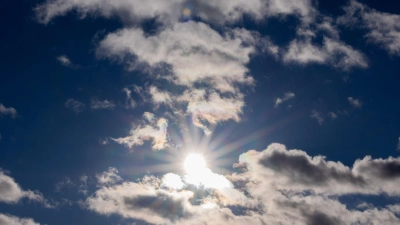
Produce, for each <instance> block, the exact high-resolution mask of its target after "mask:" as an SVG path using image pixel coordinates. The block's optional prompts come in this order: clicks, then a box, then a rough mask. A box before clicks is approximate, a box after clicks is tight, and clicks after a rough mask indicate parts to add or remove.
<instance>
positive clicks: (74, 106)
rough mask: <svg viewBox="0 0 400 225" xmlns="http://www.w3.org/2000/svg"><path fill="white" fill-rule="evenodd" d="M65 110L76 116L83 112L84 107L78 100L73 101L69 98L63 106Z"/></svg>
mask: <svg viewBox="0 0 400 225" xmlns="http://www.w3.org/2000/svg"><path fill="white" fill-rule="evenodd" d="M64 106H65V108H67V109H70V110H72V111H73V112H75V113H76V114H78V113H81V112H83V111H84V110H85V108H86V105H85V104H84V103H82V102H80V101H78V100H75V99H73V98H69V99H68V100H67V101H66V102H65V104H64Z"/></svg>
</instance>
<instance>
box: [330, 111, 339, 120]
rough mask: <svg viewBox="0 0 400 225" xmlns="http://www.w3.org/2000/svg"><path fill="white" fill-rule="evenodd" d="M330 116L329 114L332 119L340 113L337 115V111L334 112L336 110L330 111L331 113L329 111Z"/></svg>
mask: <svg viewBox="0 0 400 225" xmlns="http://www.w3.org/2000/svg"><path fill="white" fill-rule="evenodd" d="M328 116H329V117H330V118H331V119H336V118H337V117H338V115H337V114H336V113H334V112H329V113H328Z"/></svg>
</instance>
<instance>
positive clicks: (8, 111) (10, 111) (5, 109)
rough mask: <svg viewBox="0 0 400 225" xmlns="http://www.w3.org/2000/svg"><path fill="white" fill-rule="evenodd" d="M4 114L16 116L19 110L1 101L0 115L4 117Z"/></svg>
mask: <svg viewBox="0 0 400 225" xmlns="http://www.w3.org/2000/svg"><path fill="white" fill-rule="evenodd" d="M3 115H5V116H11V117H13V118H14V117H16V116H17V110H15V109H14V108H13V107H6V106H4V105H3V104H1V103H0V117H2V116H3Z"/></svg>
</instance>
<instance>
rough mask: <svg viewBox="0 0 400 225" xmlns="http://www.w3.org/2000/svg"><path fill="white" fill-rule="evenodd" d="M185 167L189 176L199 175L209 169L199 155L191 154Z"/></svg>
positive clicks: (186, 160)
mask: <svg viewBox="0 0 400 225" xmlns="http://www.w3.org/2000/svg"><path fill="white" fill-rule="evenodd" d="M184 167H185V170H186V173H188V174H194V173H198V172H200V171H202V170H204V169H205V168H207V167H206V161H205V160H204V158H203V156H201V155H199V154H190V155H189V156H188V157H186V159H185V164H184Z"/></svg>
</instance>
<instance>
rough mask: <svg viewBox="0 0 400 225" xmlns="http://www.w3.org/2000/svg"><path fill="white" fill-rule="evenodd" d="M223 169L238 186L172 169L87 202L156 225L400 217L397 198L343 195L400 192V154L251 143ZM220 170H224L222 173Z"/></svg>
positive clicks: (102, 190)
mask: <svg viewBox="0 0 400 225" xmlns="http://www.w3.org/2000/svg"><path fill="white" fill-rule="evenodd" d="M234 167H235V168H236V169H237V171H238V172H234V173H232V174H228V175H225V176H223V177H224V179H228V180H229V181H230V182H232V184H233V185H232V186H227V187H224V188H222V187H212V188H206V187H204V186H199V187H198V188H195V189H191V188H190V184H191V183H190V182H187V180H186V179H181V178H180V176H179V175H176V174H172V173H168V174H166V175H164V176H163V178H162V179H158V178H156V177H148V176H145V177H144V178H143V179H141V180H139V181H138V182H130V181H123V182H122V183H120V184H113V185H111V186H107V187H106V186H99V187H98V190H97V191H95V193H94V194H93V195H91V196H90V197H88V198H87V199H86V201H85V206H86V207H87V208H88V209H89V210H92V211H94V212H97V213H99V214H102V215H112V214H117V215H120V216H122V217H124V218H130V219H139V220H143V221H145V222H148V223H152V224H205V225H214V224H246V223H247V224H260V225H262V224H267V223H268V224H292V223H293V221H296V222H297V223H298V224H307V225H309V224H335V225H337V224H343V225H344V224H372V225H379V224H391V225H392V224H393V225H394V224H398V223H399V222H400V219H399V218H398V217H396V215H398V214H399V212H400V210H399V209H400V208H399V206H398V205H386V206H380V207H376V206H374V205H373V204H371V203H366V204H364V205H366V206H367V207H364V206H359V207H356V208H354V209H349V207H348V206H347V205H346V204H345V203H343V202H341V201H339V200H338V199H340V197H346V196H351V195H357V194H362V195H371V196H376V195H382V194H384V195H389V196H400V191H399V190H398V188H396V187H397V186H398V185H399V184H400V172H399V170H398V168H400V157H399V158H392V157H389V158H387V159H372V158H371V157H370V156H366V157H364V158H363V159H359V160H356V161H355V162H354V165H353V166H352V167H347V166H345V165H343V164H342V163H341V162H334V161H328V160H327V159H326V157H324V156H314V157H312V156H310V155H308V154H307V153H306V152H304V151H301V150H287V149H286V147H285V146H284V145H282V144H271V145H270V146H268V148H267V149H265V150H263V151H255V150H250V151H248V152H246V153H243V154H242V155H240V157H239V161H238V163H237V164H235V165H234ZM220 176H222V175H220Z"/></svg>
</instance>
